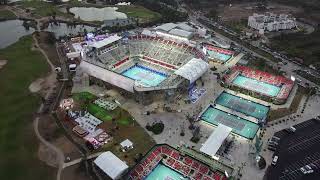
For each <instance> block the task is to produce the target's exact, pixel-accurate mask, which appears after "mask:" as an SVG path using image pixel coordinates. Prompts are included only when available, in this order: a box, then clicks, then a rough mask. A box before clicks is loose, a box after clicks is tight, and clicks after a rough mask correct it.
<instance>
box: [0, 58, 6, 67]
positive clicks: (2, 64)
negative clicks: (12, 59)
mask: <svg viewBox="0 0 320 180" xmlns="http://www.w3.org/2000/svg"><path fill="white" fill-rule="evenodd" d="M7 62H8V61H7V60H0V69H1V68H3V67H4V65H6V64H7Z"/></svg>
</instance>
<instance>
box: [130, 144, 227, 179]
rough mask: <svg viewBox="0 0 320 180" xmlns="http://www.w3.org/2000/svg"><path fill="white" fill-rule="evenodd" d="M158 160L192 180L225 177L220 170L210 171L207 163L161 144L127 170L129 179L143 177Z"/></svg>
mask: <svg viewBox="0 0 320 180" xmlns="http://www.w3.org/2000/svg"><path fill="white" fill-rule="evenodd" d="M165 156H166V157H165ZM160 161H162V163H163V164H165V165H166V166H169V167H170V168H172V169H174V170H176V171H178V172H180V173H181V174H183V175H184V176H186V177H190V179H192V180H198V179H201V178H202V179H206V180H220V179H221V178H225V176H224V175H223V174H222V173H221V172H218V171H212V170H210V168H209V167H208V166H207V165H205V164H203V163H201V162H199V161H197V160H195V159H193V158H191V157H189V156H183V155H181V154H180V153H179V151H177V150H175V149H173V148H171V147H169V146H167V145H161V146H158V147H155V148H154V149H153V150H152V151H151V152H149V153H148V154H147V155H146V156H145V157H144V159H143V160H142V161H141V162H140V163H139V164H137V165H136V166H135V167H134V168H133V169H132V170H131V171H130V172H129V179H130V180H136V179H139V180H140V179H145V178H146V177H147V176H148V174H149V173H151V172H152V170H153V169H154V168H155V167H156V166H157V165H158V163H160Z"/></svg>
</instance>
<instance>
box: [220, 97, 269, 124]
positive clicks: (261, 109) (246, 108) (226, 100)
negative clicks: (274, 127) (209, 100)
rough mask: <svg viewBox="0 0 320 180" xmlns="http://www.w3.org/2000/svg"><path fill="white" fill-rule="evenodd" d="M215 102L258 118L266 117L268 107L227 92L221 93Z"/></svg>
mask: <svg viewBox="0 0 320 180" xmlns="http://www.w3.org/2000/svg"><path fill="white" fill-rule="evenodd" d="M215 103H216V104H219V105H221V106H224V107H227V108H229V109H231V110H234V111H237V112H240V113H243V114H245V115H247V116H252V117H254V118H257V119H260V120H263V119H265V118H266V117H267V115H268V112H269V109H270V108H269V107H267V106H264V105H262V104H258V103H256V102H252V101H249V100H248V99H244V98H241V97H239V96H235V95H232V94H229V93H227V92H223V93H221V94H220V95H219V97H218V98H217V99H216V101H215Z"/></svg>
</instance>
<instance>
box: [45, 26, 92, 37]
mask: <svg viewBox="0 0 320 180" xmlns="http://www.w3.org/2000/svg"><path fill="white" fill-rule="evenodd" d="M95 30H96V28H95V27H92V26H86V25H75V26H73V25H67V24H66V23H57V24H54V23H50V24H49V25H48V27H47V28H45V29H43V31H48V32H53V33H54V35H55V37H56V38H57V39H58V38H59V37H62V36H66V35H77V34H78V33H81V32H92V31H95Z"/></svg>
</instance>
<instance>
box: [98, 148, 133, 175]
mask: <svg viewBox="0 0 320 180" xmlns="http://www.w3.org/2000/svg"><path fill="white" fill-rule="evenodd" d="M94 163H95V164H96V165H97V166H98V167H99V168H100V169H101V170H102V171H103V172H105V173H106V174H107V175H108V176H109V177H110V178H111V179H120V177H121V175H122V173H124V172H125V171H126V170H127V169H128V165H126V163H124V162H123V161H121V159H119V158H118V157H117V156H115V155H114V154H113V153H112V152H110V151H107V152H104V153H102V154H101V155H100V156H98V157H97V159H96V160H94Z"/></svg>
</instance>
